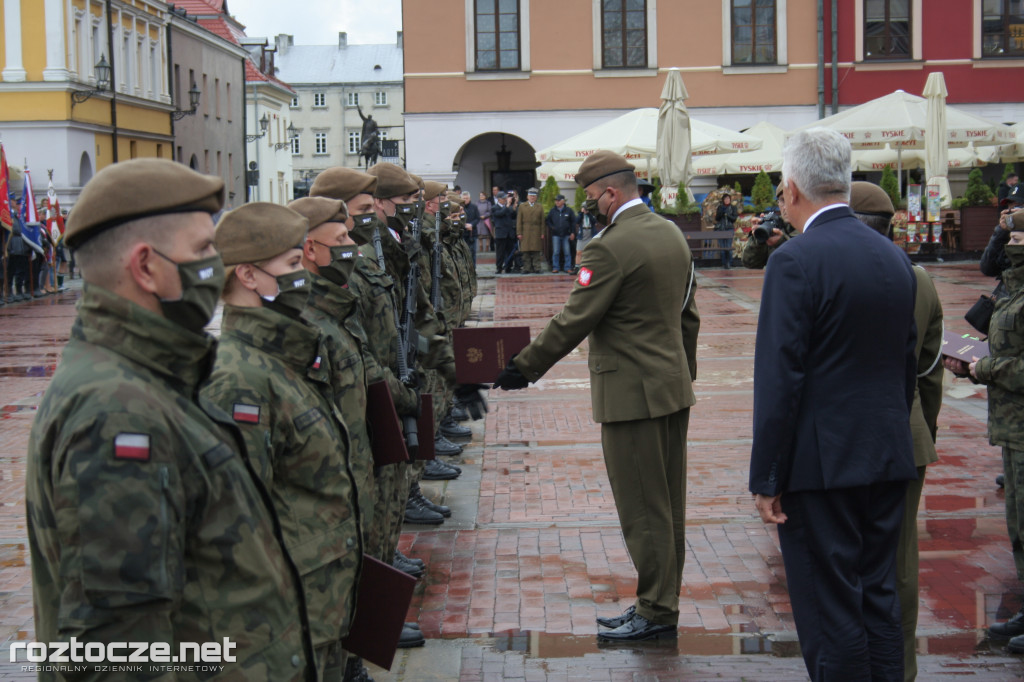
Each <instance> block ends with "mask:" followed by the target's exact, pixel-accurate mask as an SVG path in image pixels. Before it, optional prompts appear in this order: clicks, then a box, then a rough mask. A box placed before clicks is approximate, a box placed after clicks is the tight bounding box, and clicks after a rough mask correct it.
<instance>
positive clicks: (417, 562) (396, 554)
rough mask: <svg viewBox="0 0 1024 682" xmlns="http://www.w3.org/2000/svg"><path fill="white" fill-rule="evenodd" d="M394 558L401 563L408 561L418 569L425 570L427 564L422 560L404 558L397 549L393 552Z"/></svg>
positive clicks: (409, 557)
mask: <svg viewBox="0 0 1024 682" xmlns="http://www.w3.org/2000/svg"><path fill="white" fill-rule="evenodd" d="M395 558H396V559H401V560H402V561H408V562H409V563H410V564H416V565H417V566H419V567H420V568H425V567H426V565H427V562H425V561H424V560H423V559H416V558H413V557H411V556H405V555H404V554H402V551H401V550H399V549H396V550H395Z"/></svg>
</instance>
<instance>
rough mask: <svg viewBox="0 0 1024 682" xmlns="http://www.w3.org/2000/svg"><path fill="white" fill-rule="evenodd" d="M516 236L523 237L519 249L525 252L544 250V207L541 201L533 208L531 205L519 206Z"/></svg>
mask: <svg viewBox="0 0 1024 682" xmlns="http://www.w3.org/2000/svg"><path fill="white" fill-rule="evenodd" d="M516 235H517V236H520V237H522V240H521V241H520V242H519V248H520V249H522V250H523V251H543V250H544V207H543V206H541V205H540V202H539V201H538V202H537V203H535V204H534V205H533V206H530V204H529V203H525V204H519V211H518V212H517V213H516Z"/></svg>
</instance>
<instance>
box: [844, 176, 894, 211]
mask: <svg viewBox="0 0 1024 682" xmlns="http://www.w3.org/2000/svg"><path fill="white" fill-rule="evenodd" d="M850 209H851V210H852V211H853V212H854V213H863V214H864V215H880V216H889V217H892V215H893V214H894V213H895V212H896V209H895V208H893V205H892V199H890V198H889V195H888V194H887V193H886V191H885V190H884V189H882V188H881V187H879V186H878V185H876V184H875V183H873V182H862V181H859V180H858V181H857V182H852V183H850Z"/></svg>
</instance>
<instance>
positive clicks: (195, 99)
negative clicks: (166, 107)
mask: <svg viewBox="0 0 1024 682" xmlns="http://www.w3.org/2000/svg"><path fill="white" fill-rule="evenodd" d="M202 94H203V93H202V92H200V91H199V88H197V87H196V84H195V83H193V84H192V87H191V88H189V91H188V106H189V108H188V109H186V110H184V111H183V110H181V109H175V110H174V111H172V112H171V118H172V119H174V120H175V121H180V120H181V119H183V118H185V117H186V116H194V115H195V113H196V109H198V108H199V98H200V96H202Z"/></svg>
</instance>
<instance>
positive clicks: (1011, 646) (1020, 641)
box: [1006, 635, 1024, 654]
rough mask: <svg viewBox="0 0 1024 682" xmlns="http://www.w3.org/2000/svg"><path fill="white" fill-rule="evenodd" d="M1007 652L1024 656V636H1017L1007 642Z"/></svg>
mask: <svg viewBox="0 0 1024 682" xmlns="http://www.w3.org/2000/svg"><path fill="white" fill-rule="evenodd" d="M1006 650H1007V651H1009V652H1010V653H1011V654H1024V635H1017V636H1016V637H1014V638H1012V639H1011V640H1010V641H1009V642H1007V643H1006Z"/></svg>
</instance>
